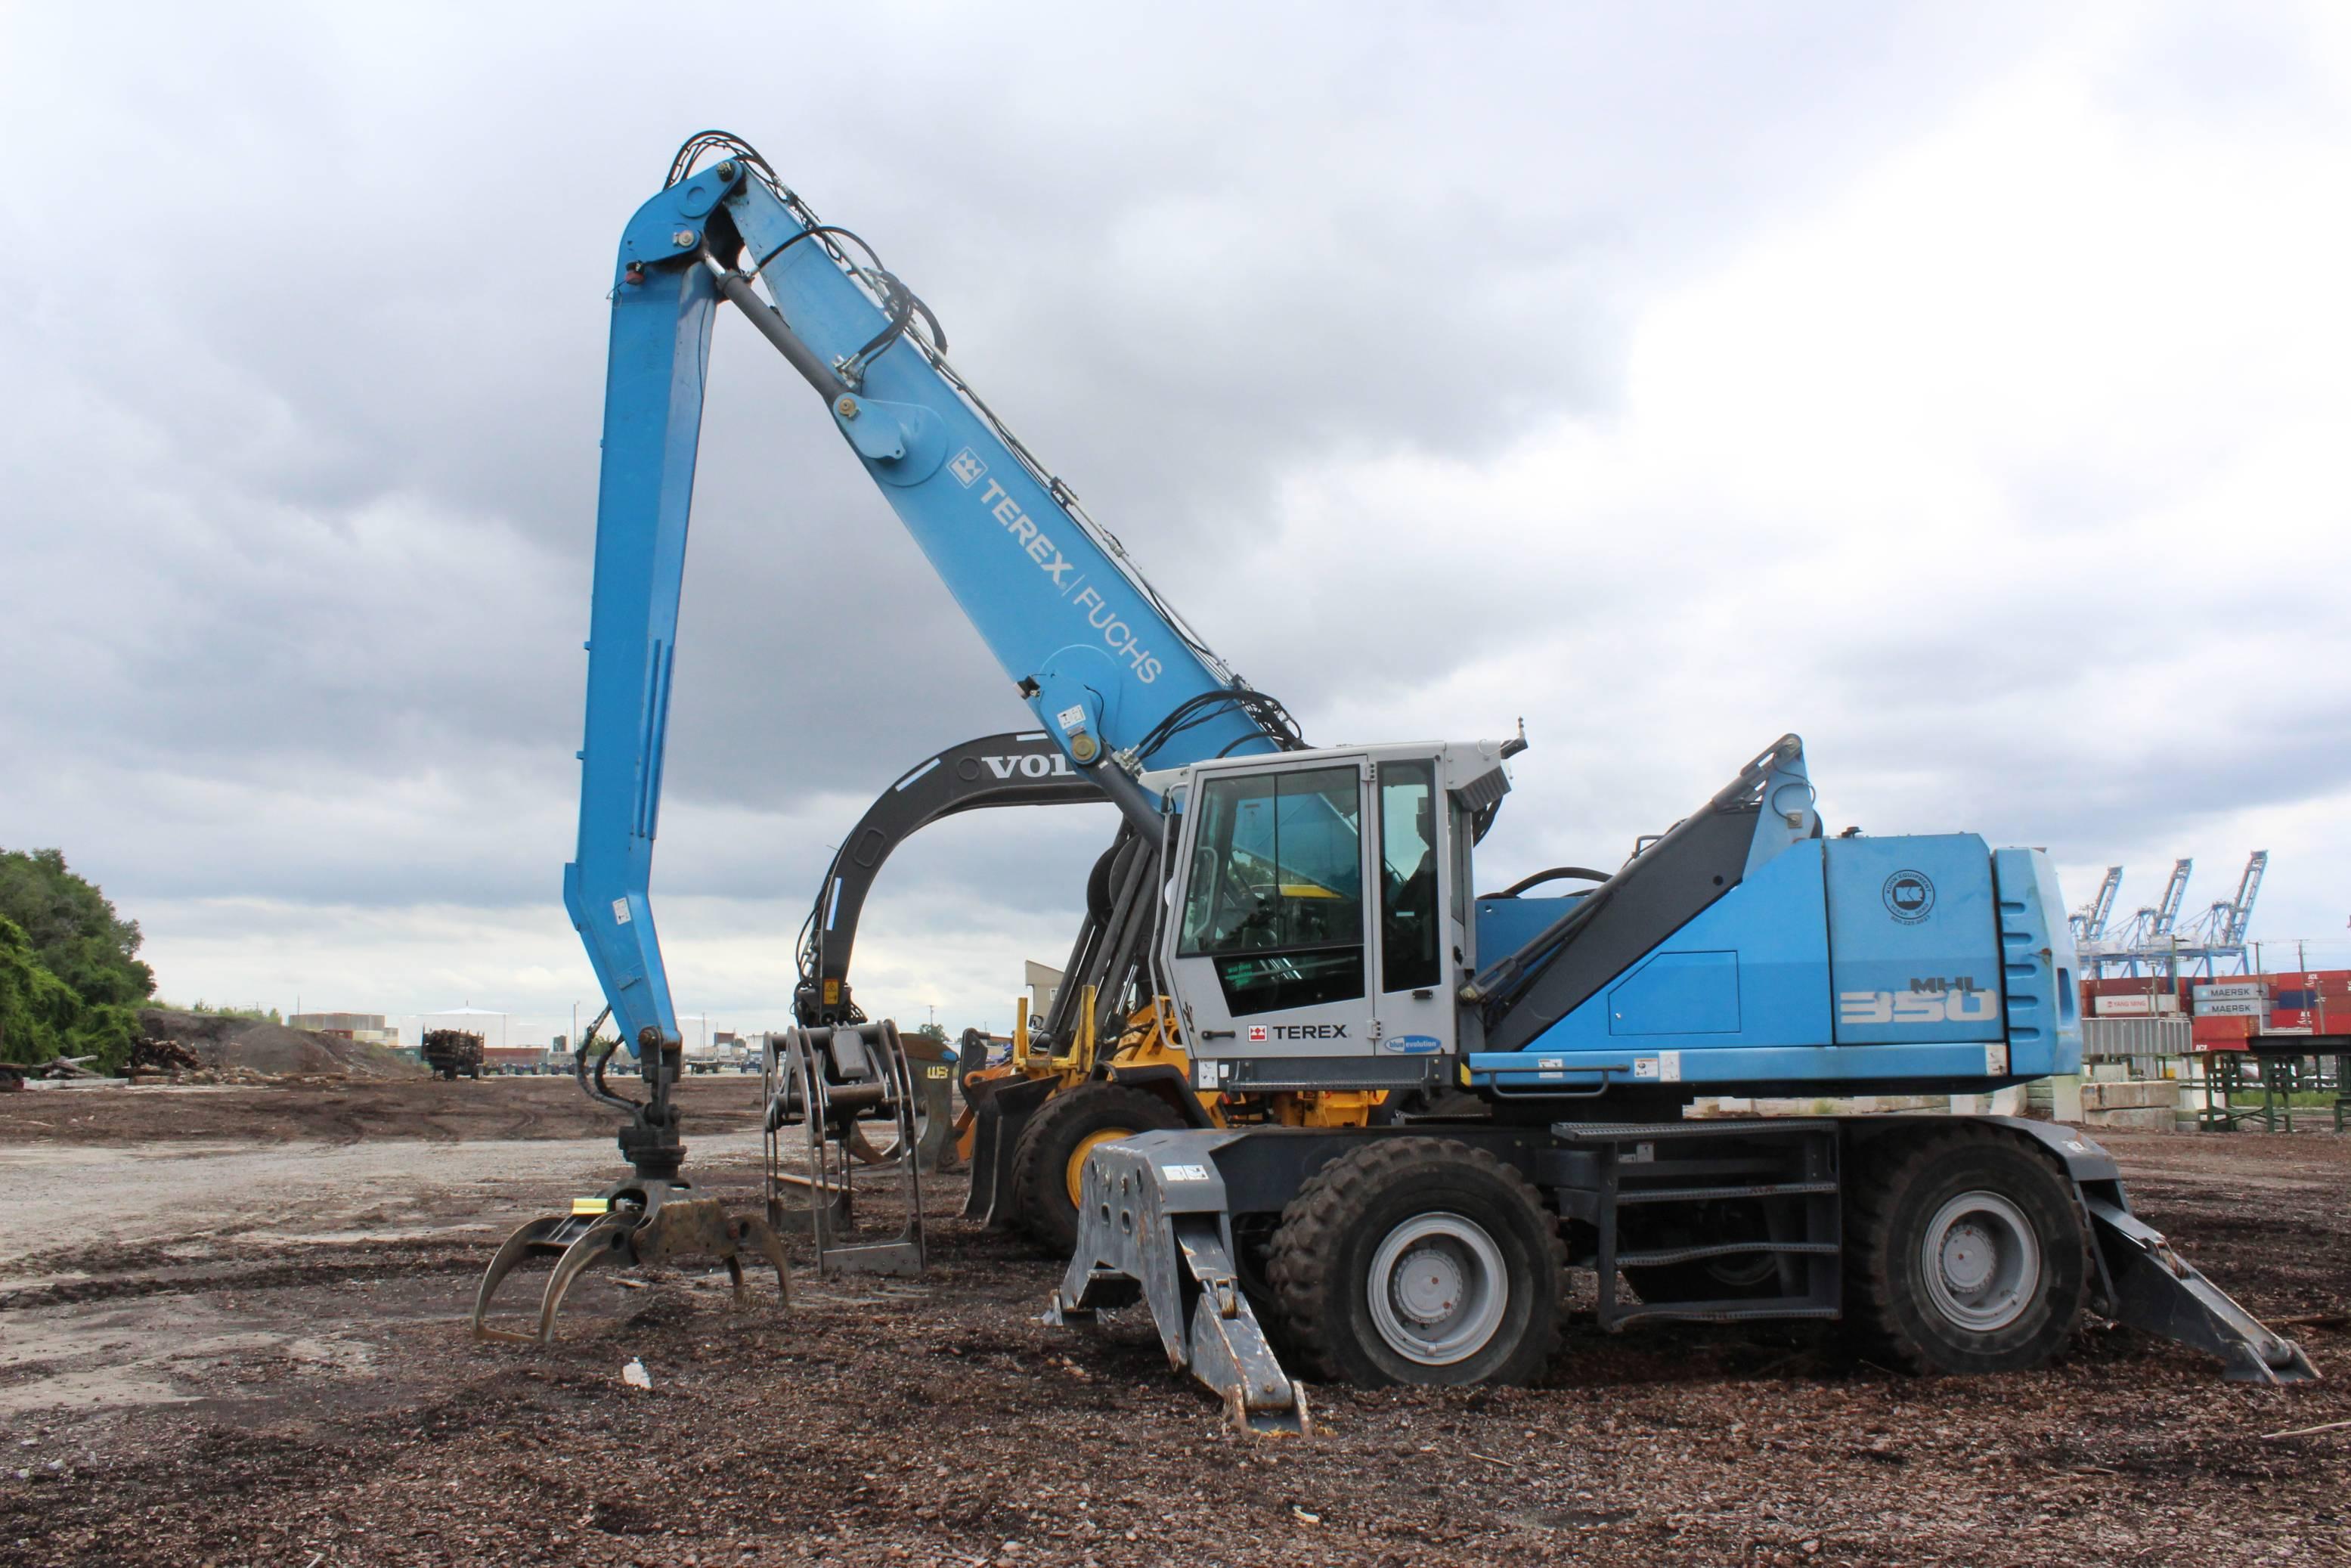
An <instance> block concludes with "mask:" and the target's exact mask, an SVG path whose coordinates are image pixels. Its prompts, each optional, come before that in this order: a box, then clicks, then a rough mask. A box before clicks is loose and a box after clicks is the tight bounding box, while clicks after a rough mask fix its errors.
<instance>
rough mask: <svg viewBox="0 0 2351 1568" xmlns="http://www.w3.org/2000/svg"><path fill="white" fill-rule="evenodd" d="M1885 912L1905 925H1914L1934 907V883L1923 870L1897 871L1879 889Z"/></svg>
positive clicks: (1932, 911)
mask: <svg viewBox="0 0 2351 1568" xmlns="http://www.w3.org/2000/svg"><path fill="white" fill-rule="evenodd" d="M1879 895H1880V896H1881V897H1883V898H1884V899H1885V900H1886V914H1888V915H1892V916H1894V918H1895V919H1896V920H1899V921H1900V922H1902V924H1903V925H1917V924H1918V922H1920V921H1921V920H1924V919H1926V918H1927V916H1928V915H1931V914H1932V913H1934V909H1935V884H1934V883H1932V882H1929V881H1928V879H1927V873H1925V872H1923V871H1897V872H1896V873H1894V874H1893V875H1892V876H1889V877H1887V878H1886V885H1885V887H1884V888H1882V889H1880V890H1879Z"/></svg>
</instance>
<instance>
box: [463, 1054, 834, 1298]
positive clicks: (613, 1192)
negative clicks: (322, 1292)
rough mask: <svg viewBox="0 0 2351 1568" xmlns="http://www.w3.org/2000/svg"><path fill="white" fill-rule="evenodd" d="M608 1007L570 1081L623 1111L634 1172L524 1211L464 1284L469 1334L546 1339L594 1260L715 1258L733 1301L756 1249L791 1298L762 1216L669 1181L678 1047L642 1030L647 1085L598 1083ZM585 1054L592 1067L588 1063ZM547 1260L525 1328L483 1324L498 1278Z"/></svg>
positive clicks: (681, 1156) (774, 1239) (674, 1150)
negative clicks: (588, 1192) (469, 1301)
mask: <svg viewBox="0 0 2351 1568" xmlns="http://www.w3.org/2000/svg"><path fill="white" fill-rule="evenodd" d="M610 1013H611V1010H610V1009H606V1011H605V1012H604V1013H603V1014H600V1015H599V1016H598V1017H597V1019H596V1022H595V1023H593V1024H590V1026H589V1029H588V1040H587V1042H586V1043H584V1044H583V1045H582V1046H581V1048H580V1053H579V1056H578V1058H577V1060H576V1061H574V1063H573V1067H572V1071H573V1072H574V1074H575V1075H576V1076H577V1078H578V1079H579V1082H580V1090H581V1092H584V1093H585V1094H586V1095H587V1096H588V1097H589V1098H590V1100H593V1101H595V1102H596V1103H598V1104H600V1105H609V1106H611V1107H612V1108H613V1109H615V1110H617V1111H620V1112H622V1113H625V1114H626V1116H627V1118H628V1120H627V1121H626V1122H625V1123H624V1124H622V1127H621V1136H620V1144H621V1153H622V1155H624V1156H626V1157H627V1159H628V1162H629V1164H630V1165H631V1166H632V1167H633V1168H634V1172H635V1174H634V1175H633V1176H631V1177H629V1178H628V1179H627V1180H624V1181H621V1182H617V1183H615V1184H614V1185H612V1186H608V1187H606V1188H605V1189H604V1190H603V1191H602V1192H601V1194H599V1195H598V1196H596V1197H585V1198H576V1199H574V1200H573V1202H572V1205H571V1212H570V1213H569V1214H562V1215H550V1216H548V1217H547V1218H541V1219H534V1220H532V1221H531V1222H530V1223H529V1224H528V1225H525V1226H524V1227H523V1228H521V1229H519V1230H517V1231H516V1232H515V1233H514V1234H513V1235H511V1236H509V1237H507V1239H506V1242H505V1244H504V1245H503V1246H501V1247H500V1248H499V1249H498V1250H497V1255H496V1257H494V1258H492V1259H491V1260H490V1266H489V1268H488V1270H486V1271H485V1272H484V1274H483V1275H482V1282H481V1285H480V1286H479V1287H478V1288H477V1289H476V1290H475V1292H474V1334H475V1337H476V1338H478V1339H488V1340H504V1341H507V1342H510V1343H520V1344H551V1343H554V1340H555V1317H556V1314H557V1313H558V1312H560V1311H562V1309H563V1298H564V1297H565V1296H566V1295H567V1294H569V1292H570V1290H571V1287H572V1285H573V1284H574V1283H576V1282H577V1281H579V1278H580V1275H582V1274H584V1273H586V1272H587V1271H588V1270H590V1269H592V1268H594V1267H595V1266H596V1265H598V1264H599V1263H615V1264H618V1265H620V1266H621V1267H622V1268H627V1267H629V1266H631V1265H633V1264H653V1263H666V1262H670V1261H672V1260H675V1259H680V1258H691V1257H703V1258H715V1259H716V1260H718V1261H719V1262H721V1263H724V1264H725V1265H726V1272H727V1274H728V1276H729V1277H730V1278H731V1279H732V1280H733V1281H734V1285H735V1302H736V1304H737V1306H747V1305H748V1304H749V1303H750V1288H749V1286H748V1285H747V1284H746V1283H745V1281H744V1279H743V1259H744V1257H745V1255H746V1254H751V1253H756V1254H758V1256H759V1257H761V1258H764V1259H766V1260H767V1261H768V1263H769V1264H770V1265H772V1266H773V1267H774V1269H775V1270H776V1291H777V1294H778V1296H779V1297H780V1298H781V1301H780V1304H781V1305H785V1306H789V1305H790V1304H791V1296H792V1288H791V1279H790V1276H789V1271H788V1270H787V1269H786V1267H785V1263H784V1244H783V1241H782V1240H781V1239H780V1238H778V1236H777V1234H776V1228H775V1227H774V1226H772V1225H770V1224H768V1221H767V1220H765V1219H761V1218H735V1217H733V1216H730V1215H728V1214H727V1213H726V1209H725V1208H724V1207H722V1206H721V1205H720V1203H719V1201H718V1200H717V1199H716V1198H715V1197H694V1196H693V1195H692V1194H693V1185H692V1184H691V1183H689V1182H684V1181H681V1180H679V1179H678V1175H677V1173H678V1167H679V1166H682V1165H684V1163H685V1145H684V1144H683V1143H681V1142H680V1141H679V1140H678V1130H677V1107H676V1106H675V1104H674V1103H672V1101H671V1098H670V1091H671V1089H672V1087H673V1086H674V1084H675V1083H676V1082H677V1072H678V1046H677V1042H676V1041H674V1040H668V1041H664V1040H663V1039H662V1038H661V1036H660V1034H659V1033H658V1032H657V1031H655V1030H652V1029H647V1030H645V1031H644V1032H643V1035H642V1036H640V1037H639V1040H638V1052H639V1071H640V1072H641V1074H642V1076H643V1079H644V1081H645V1083H646V1085H647V1087H648V1089H649V1090H650V1093H649V1094H648V1095H647V1097H646V1098H644V1099H643V1100H632V1099H631V1098H629V1097H628V1096H627V1095H625V1094H621V1093H616V1092H614V1091H613V1090H611V1088H610V1087H608V1086H607V1085H606V1084H605V1082H604V1070H605V1068H606V1067H607V1066H608V1065H609V1064H610V1063H611V1060H612V1056H613V1053H614V1052H616V1051H619V1050H620V1041H619V1040H611V1039H606V1040H603V1041H601V1046H602V1049H601V1051H598V1050H597V1049H596V1047H597V1045H598V1043H599V1042H598V1040H597V1036H596V1031H597V1030H598V1029H600V1028H601V1027H602V1025H603V1022H604V1019H605V1018H607V1017H609V1016H610ZM591 1062H592V1071H591V1070H590V1069H591ZM549 1257H551V1258H553V1259H554V1260H555V1268H554V1270H553V1271H552V1272H551V1273H549V1275H548V1279H547V1290H546V1293H545V1294H544V1295H542V1296H541V1297H540V1298H539V1303H538V1327H537V1328H536V1329H535V1330H532V1331H530V1332H528V1333H525V1332H522V1331H518V1330H515V1329H501V1328H492V1327H491V1326H490V1325H489V1322H488V1318H489V1312H490V1301H491V1299H492V1298H493V1297H495V1296H496V1294H497V1293H498V1287H499V1286H500V1285H503V1284H504V1283H506V1280H507V1275H509V1274H511V1273H513V1272H514V1271H515V1270H517V1268H519V1267H521V1265H522V1264H523V1263H524V1262H525V1261H526V1260H529V1259H534V1258H549Z"/></svg>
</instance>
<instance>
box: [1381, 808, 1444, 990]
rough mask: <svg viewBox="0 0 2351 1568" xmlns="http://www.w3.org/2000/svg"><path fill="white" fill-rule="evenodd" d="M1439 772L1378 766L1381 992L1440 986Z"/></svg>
mask: <svg viewBox="0 0 2351 1568" xmlns="http://www.w3.org/2000/svg"><path fill="white" fill-rule="evenodd" d="M1436 797H1437V769H1436V767H1435V766H1434V765H1433V764H1431V763H1426V762H1383V763H1381V764H1380V989H1381V990H1383V991H1409V990H1417V989H1421V988H1426V987H1429V986H1434V985H1435V984H1437V841H1436V840H1437V826H1436V823H1437V818H1436V809H1437V801H1436Z"/></svg>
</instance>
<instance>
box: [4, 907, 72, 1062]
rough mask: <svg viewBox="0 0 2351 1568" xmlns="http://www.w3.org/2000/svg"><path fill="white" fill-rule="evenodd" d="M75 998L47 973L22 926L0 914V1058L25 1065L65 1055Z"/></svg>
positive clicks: (60, 981)
mask: <svg viewBox="0 0 2351 1568" xmlns="http://www.w3.org/2000/svg"><path fill="white" fill-rule="evenodd" d="M81 1012H82V1006H81V998H79V997H78V996H76V995H74V992H73V988H72V987H70V986H68V985H67V984H66V983H65V982H64V981H63V980H60V979H58V978H57V977H56V976H55V975H52V974H50V973H49V971H48V968H47V966H45V965H44V964H42V962H41V959H40V955H39V954H37V953H36V952H35V951H34V950H33V942H32V938H31V937H29V936H26V935H25V928H24V927H23V926H21V925H17V924H16V922H15V921H13V920H11V919H9V918H8V917H7V916H5V915H0V1061H15V1062H21V1063H23V1064H25V1065H26V1066H30V1065H32V1064H33V1063H34V1062H37V1061H47V1060H48V1059H49V1058H51V1057H53V1056H57V1055H60V1054H65V1053H66V1045H67V1040H68V1037H69V1034H70V1031H71V1030H72V1029H73V1026H74V1025H75V1024H76V1023H78V1022H79V1021H80V1019H81Z"/></svg>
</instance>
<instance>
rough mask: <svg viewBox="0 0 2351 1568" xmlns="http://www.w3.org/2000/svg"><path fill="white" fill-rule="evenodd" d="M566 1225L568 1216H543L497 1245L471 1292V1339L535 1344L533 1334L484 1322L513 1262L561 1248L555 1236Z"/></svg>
mask: <svg viewBox="0 0 2351 1568" xmlns="http://www.w3.org/2000/svg"><path fill="white" fill-rule="evenodd" d="M570 1224H571V1219H570V1218H569V1216H566V1215H550V1216H548V1217H547V1218H540V1219H534V1220H532V1221H531V1222H530V1223H528V1225H525V1226H523V1227H522V1228H520V1229H518V1230H517V1231H516V1232H515V1233H514V1234H513V1235H511V1236H509V1237H507V1239H506V1241H505V1242H504V1244H502V1245H501V1246H500V1247H499V1248H498V1250H497V1256H496V1257H494V1258H492V1259H491V1260H490V1266H489V1268H487V1269H486V1270H483V1273H482V1282H481V1284H480V1285H479V1286H478V1287H476V1288H475V1291H474V1337H475V1339H486V1340H496V1341H499V1342H501V1343H507V1344H536V1343H539V1339H538V1335H536V1334H529V1333H520V1332H518V1331H517V1330H514V1329H498V1328H492V1327H490V1326H489V1324H488V1323H487V1322H486V1321H485V1320H486V1318H487V1317H488V1316H489V1311H490V1298H491V1297H493V1296H495V1295H496V1294H497V1293H498V1287H499V1286H500V1285H502V1284H504V1283H506V1278H507V1275H508V1274H511V1273H513V1272H514V1270H515V1267H516V1265H517V1264H519V1263H520V1262H521V1261H522V1260H524V1259H526V1258H529V1257H532V1256H534V1255H536V1254H538V1253H541V1252H560V1251H562V1250H563V1249H564V1245H565V1244H564V1243H563V1242H562V1241H560V1240H558V1239H556V1238H557V1237H558V1236H559V1234H560V1233H561V1232H562V1231H563V1230H564V1229H566V1228H568V1227H569V1225H570Z"/></svg>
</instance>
